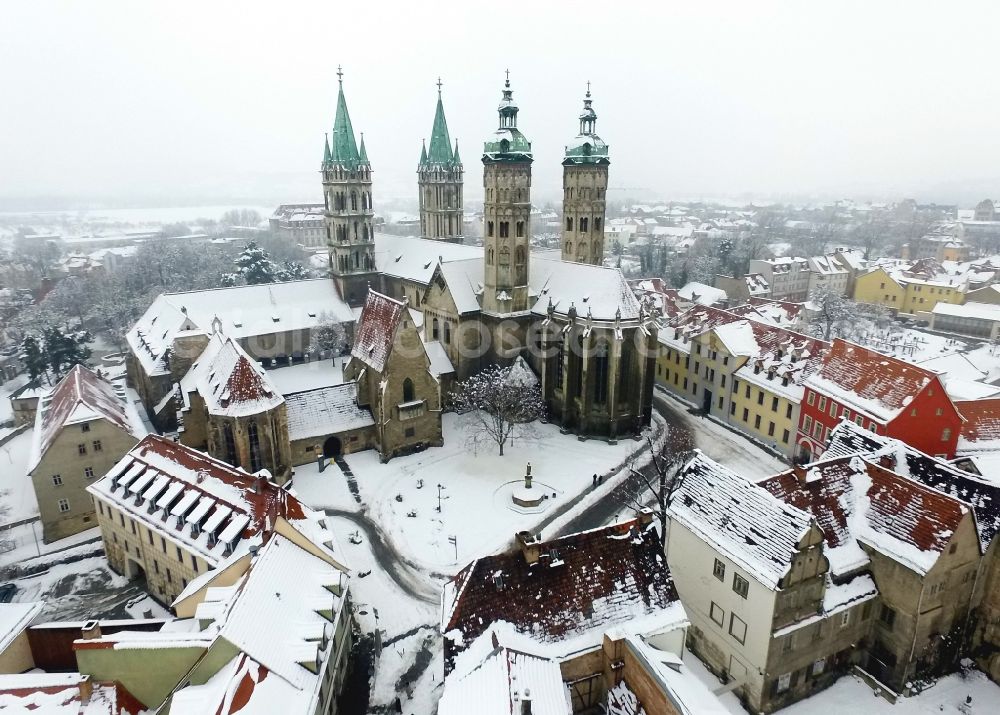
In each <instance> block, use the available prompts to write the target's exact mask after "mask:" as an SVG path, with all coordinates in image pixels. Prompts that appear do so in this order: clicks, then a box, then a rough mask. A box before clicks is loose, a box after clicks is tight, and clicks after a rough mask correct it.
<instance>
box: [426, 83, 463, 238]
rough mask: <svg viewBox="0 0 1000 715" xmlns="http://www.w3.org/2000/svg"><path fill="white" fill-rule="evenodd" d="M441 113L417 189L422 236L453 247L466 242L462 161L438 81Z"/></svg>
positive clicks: (435, 121) (438, 110)
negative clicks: (453, 142) (463, 219)
mask: <svg viewBox="0 0 1000 715" xmlns="http://www.w3.org/2000/svg"><path fill="white" fill-rule="evenodd" d="M437 84H438V101H437V110H435V112H434V127H433V128H432V129H431V146H430V150H429V151H428V149H427V147H426V146H424V147H423V148H422V149H421V150H420V164H419V165H418V166H417V186H418V189H419V192H420V235H421V237H423V238H431V239H435V240H440V241H448V242H449V243H461V242H462V234H463V231H462V218H463V213H464V210H463V200H462V174H463V169H462V160H461V159H460V158H459V156H458V142H455V147H454V149H453V148H452V145H451V138H450V137H449V136H448V122H447V121H445V118H444V105H443V104H442V103H441V79H440V78H438V83H437Z"/></svg>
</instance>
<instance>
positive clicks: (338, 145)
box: [323, 67, 368, 170]
mask: <svg viewBox="0 0 1000 715" xmlns="http://www.w3.org/2000/svg"><path fill="white" fill-rule="evenodd" d="M337 82H338V84H339V85H340V88H339V92H338V93H337V114H336V116H335V117H334V120H333V141H332V142H330V145H329V147H330V157H329V159H327V158H326V157H325V156H324V158H323V165H324V167H325V166H330V165H340V166H343V167H344V168H347V169H352V170H353V169H356V168H358V167H359V166H363V165H366V164H368V156H367V154H366V152H365V149H364V144H365V142H364V137H362V139H361V150H360V151H358V145H357V143H356V142H355V139H354V127H353V126H352V125H351V115H350V114H349V113H348V111H347V100H346V99H345V98H344V73H343V71H341V69H340V67H338V68H337Z"/></svg>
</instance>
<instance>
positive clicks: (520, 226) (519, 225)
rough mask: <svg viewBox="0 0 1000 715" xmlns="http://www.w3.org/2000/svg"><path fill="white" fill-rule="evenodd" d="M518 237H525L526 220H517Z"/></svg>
mask: <svg viewBox="0 0 1000 715" xmlns="http://www.w3.org/2000/svg"><path fill="white" fill-rule="evenodd" d="M517 237H518V238H523V237H524V221H518V222H517Z"/></svg>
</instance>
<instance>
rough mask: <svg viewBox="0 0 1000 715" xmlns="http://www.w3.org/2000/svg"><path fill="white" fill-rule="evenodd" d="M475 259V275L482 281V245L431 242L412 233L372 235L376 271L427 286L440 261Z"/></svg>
mask: <svg viewBox="0 0 1000 715" xmlns="http://www.w3.org/2000/svg"><path fill="white" fill-rule="evenodd" d="M467 259H478V260H479V266H480V270H479V278H480V280H482V276H483V271H482V265H483V264H482V261H483V248H482V247H481V246H465V245H462V244H460V243H447V242H445V241H432V240H429V239H424V238H414V237H412V236H394V235H391V234H387V233H379V234H375V267H376V269H377V270H378V272H379V273H384V274H385V275H388V276H392V277H393V278H402V279H403V280H408V281H413V282H415V283H422V284H423V285H427V284H429V283H430V282H431V278H432V277H433V275H434V267H435V266H436V265H437V264H438V263H439V262H440V263H444V264H447V263H450V262H452V261H462V260H467Z"/></svg>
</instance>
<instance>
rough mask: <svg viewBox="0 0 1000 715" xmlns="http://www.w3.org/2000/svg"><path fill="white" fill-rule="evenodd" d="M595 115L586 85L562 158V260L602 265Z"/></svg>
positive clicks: (602, 161)
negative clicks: (576, 129) (576, 128)
mask: <svg viewBox="0 0 1000 715" xmlns="http://www.w3.org/2000/svg"><path fill="white" fill-rule="evenodd" d="M596 129H597V113H596V112H594V108H593V107H592V106H591V99H590V82H587V95H586V97H584V100H583V112H581V113H580V133H579V134H578V135H577V136H576V137H575V138H574V139H573V141H572V142H570V143H569V145H568V146H567V147H566V158H565V159H563V233H562V242H561V243H562V259H563V260H564V261H576V262H577V263H592V264H594V265H598V266H599V265H601V263H603V262H604V209H605V194H606V193H607V190H608V165H609V164H610V163H611V161H610V160H609V159H608V145H607V144H605V143H604V141H603V140H602V139H601V138H600V137H599V136H597V134H596V133H595V131H596Z"/></svg>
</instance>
